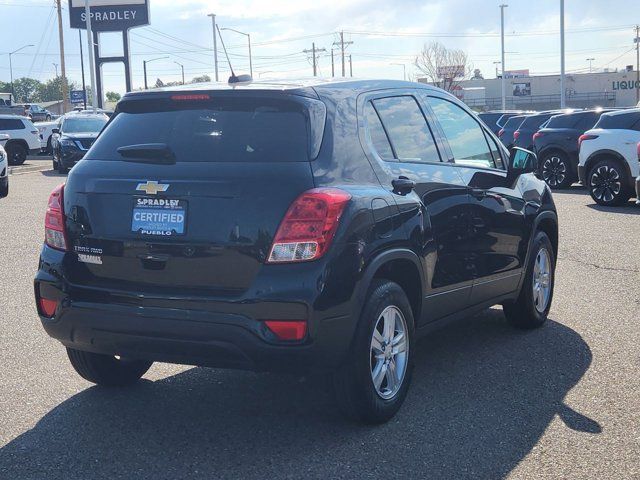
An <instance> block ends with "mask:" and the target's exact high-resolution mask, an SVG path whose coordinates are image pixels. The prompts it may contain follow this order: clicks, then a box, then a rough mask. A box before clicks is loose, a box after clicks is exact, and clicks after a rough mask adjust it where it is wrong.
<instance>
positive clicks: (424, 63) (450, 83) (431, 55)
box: [414, 42, 473, 92]
mask: <svg viewBox="0 0 640 480" xmlns="http://www.w3.org/2000/svg"><path fill="white" fill-rule="evenodd" d="M414 65H415V66H416V68H418V70H420V71H421V72H422V73H423V74H424V76H425V77H426V78H427V80H428V81H429V83H431V84H433V85H435V86H436V87H440V88H442V89H444V90H446V91H448V92H454V91H455V90H458V89H459V88H460V87H459V85H460V82H462V80H464V79H465V78H468V77H469V76H470V74H471V71H472V68H473V67H472V66H471V64H470V62H469V59H468V58H467V54H466V53H465V52H464V51H462V50H457V49H448V48H447V47H445V46H444V45H442V44H441V43H439V42H431V43H427V44H425V45H424V47H422V51H421V52H420V54H419V55H418V56H417V57H416V59H415V61H414Z"/></svg>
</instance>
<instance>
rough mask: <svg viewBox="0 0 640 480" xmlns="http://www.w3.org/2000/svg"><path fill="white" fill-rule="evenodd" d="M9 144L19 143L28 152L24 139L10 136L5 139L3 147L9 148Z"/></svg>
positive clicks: (27, 145)
mask: <svg viewBox="0 0 640 480" xmlns="http://www.w3.org/2000/svg"><path fill="white" fill-rule="evenodd" d="M11 145H20V146H21V147H23V148H25V149H26V150H27V153H29V144H28V143H27V141H26V140H24V139H22V138H10V139H9V140H7V143H6V144H5V146H4V148H5V149H6V148H7V147H9V148H10V146H11Z"/></svg>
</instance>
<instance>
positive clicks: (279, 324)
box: [264, 320, 307, 340]
mask: <svg viewBox="0 0 640 480" xmlns="http://www.w3.org/2000/svg"><path fill="white" fill-rule="evenodd" d="M264 323H265V325H266V326H267V328H269V330H271V331H272V332H273V333H274V334H275V335H276V337H278V339H280V340H302V339H303V338H304V337H305V335H306V334H307V322H306V321H304V320H294V321H291V320H265V322H264Z"/></svg>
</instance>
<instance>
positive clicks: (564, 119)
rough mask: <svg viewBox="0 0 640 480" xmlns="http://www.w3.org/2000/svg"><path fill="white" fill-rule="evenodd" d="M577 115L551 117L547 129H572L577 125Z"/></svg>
mask: <svg viewBox="0 0 640 480" xmlns="http://www.w3.org/2000/svg"><path fill="white" fill-rule="evenodd" d="M578 120H579V116H578V115H556V116H555V117H551V119H550V120H549V122H548V123H547V128H573V127H575V126H576V125H577V124H578Z"/></svg>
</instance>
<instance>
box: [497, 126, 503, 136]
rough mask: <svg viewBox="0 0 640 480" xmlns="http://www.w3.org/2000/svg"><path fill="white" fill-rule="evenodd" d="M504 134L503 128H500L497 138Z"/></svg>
mask: <svg viewBox="0 0 640 480" xmlns="http://www.w3.org/2000/svg"><path fill="white" fill-rule="evenodd" d="M503 134H504V128H501V129H500V131H499V132H498V137H501V136H502V135H503Z"/></svg>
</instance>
